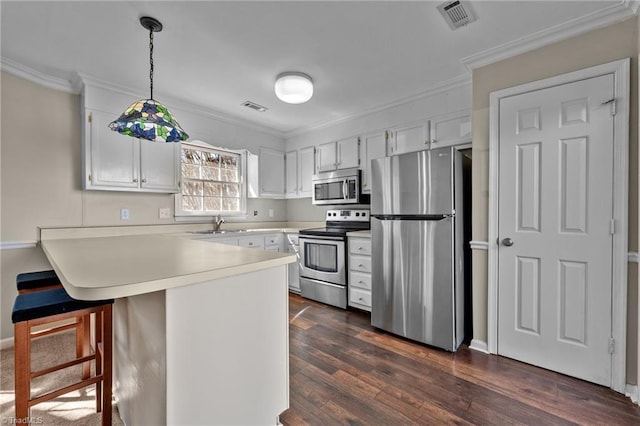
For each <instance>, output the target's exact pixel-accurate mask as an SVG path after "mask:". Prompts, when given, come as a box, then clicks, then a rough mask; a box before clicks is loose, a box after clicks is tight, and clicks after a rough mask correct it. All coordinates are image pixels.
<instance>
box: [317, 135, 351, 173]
mask: <svg viewBox="0 0 640 426" xmlns="http://www.w3.org/2000/svg"><path fill="white" fill-rule="evenodd" d="M359 142H360V138H359V137H351V138H346V139H341V140H339V141H335V142H327V143H323V144H321V145H318V151H317V155H318V156H317V161H318V163H317V165H318V171H319V172H327V171H331V170H339V169H349V168H351V167H358V162H359V157H358V144H359Z"/></svg>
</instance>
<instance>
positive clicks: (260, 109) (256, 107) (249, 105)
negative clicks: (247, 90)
mask: <svg viewBox="0 0 640 426" xmlns="http://www.w3.org/2000/svg"><path fill="white" fill-rule="evenodd" d="M241 105H242V106H246V107H247V108H251V109H253V110H256V111H258V112H265V111H266V110H268V109H269V108H267V107H263V106H262V105H258V104H257V103H255V102H251V101H244V102H243V103H242V104H241Z"/></svg>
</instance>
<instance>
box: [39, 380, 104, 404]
mask: <svg viewBox="0 0 640 426" xmlns="http://www.w3.org/2000/svg"><path fill="white" fill-rule="evenodd" d="M100 381H102V374H101V375H99V376H95V377H91V378H90V379H86V380H83V381H81V382H78V383H74V384H72V385H69V386H66V387H64V388H61V389H57V390H55V391H53V392H49V393H45V394H44V395H40V396H37V397H35V398H32V399H30V400H29V407H33V406H34V405H36V404H40V403H41V402H45V401H50V400H52V399H54V398H57V397H59V396H60V395H64V394H65V393H69V392H73V391H75V390H78V389H82V388H84V387H87V386H90V385H93V384H96V383H98V382H100Z"/></svg>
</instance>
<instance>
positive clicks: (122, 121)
mask: <svg viewBox="0 0 640 426" xmlns="http://www.w3.org/2000/svg"><path fill="white" fill-rule="evenodd" d="M140 24H141V25H142V26H143V27H144V28H146V29H147V30H149V65H150V70H149V82H150V89H151V90H150V91H151V93H150V96H149V99H141V100H139V101H136V102H134V103H132V104H131V105H130V106H129V107H128V108H127V109H126V110H125V111H124V112H123V113H122V115H121V116H120V117H119V118H118V119H117V120H115V121H113V122H112V123H111V124H109V128H111V130H114V131H116V132H118V133H120V134H123V135H126V136H132V137H134V138H140V139H146V140H149V141H158V142H181V141H186V140H187V138H189V135H187V134H186V133H185V132H184V130H182V128H181V127H180V125H179V124H178V122H177V121H176V120H175V119H174V118H173V115H171V113H170V112H169V110H168V109H167V107H166V106H164V105H162V104H161V103H160V102H158V101H156V100H155V99H153V33H154V32H160V31H162V24H161V23H160V21H158V20H157V19H155V18H151V17H148V16H143V17H141V18H140Z"/></svg>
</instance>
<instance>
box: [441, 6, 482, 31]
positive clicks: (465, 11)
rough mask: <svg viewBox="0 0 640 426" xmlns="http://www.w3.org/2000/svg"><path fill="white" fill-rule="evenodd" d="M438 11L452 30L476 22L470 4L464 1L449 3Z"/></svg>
mask: <svg viewBox="0 0 640 426" xmlns="http://www.w3.org/2000/svg"><path fill="white" fill-rule="evenodd" d="M438 10H439V11H440V13H441V14H442V16H443V17H444V19H445V21H447V24H449V27H450V28H451V29H452V30H455V29H458V28H460V27H464V26H465V25H467V24H468V23H470V22H473V21H475V20H476V16H475V14H474V13H473V9H471V5H470V4H469V2H466V1H463V0H456V1H448V2H446V3H442V4H441V5H440V6H438Z"/></svg>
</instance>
